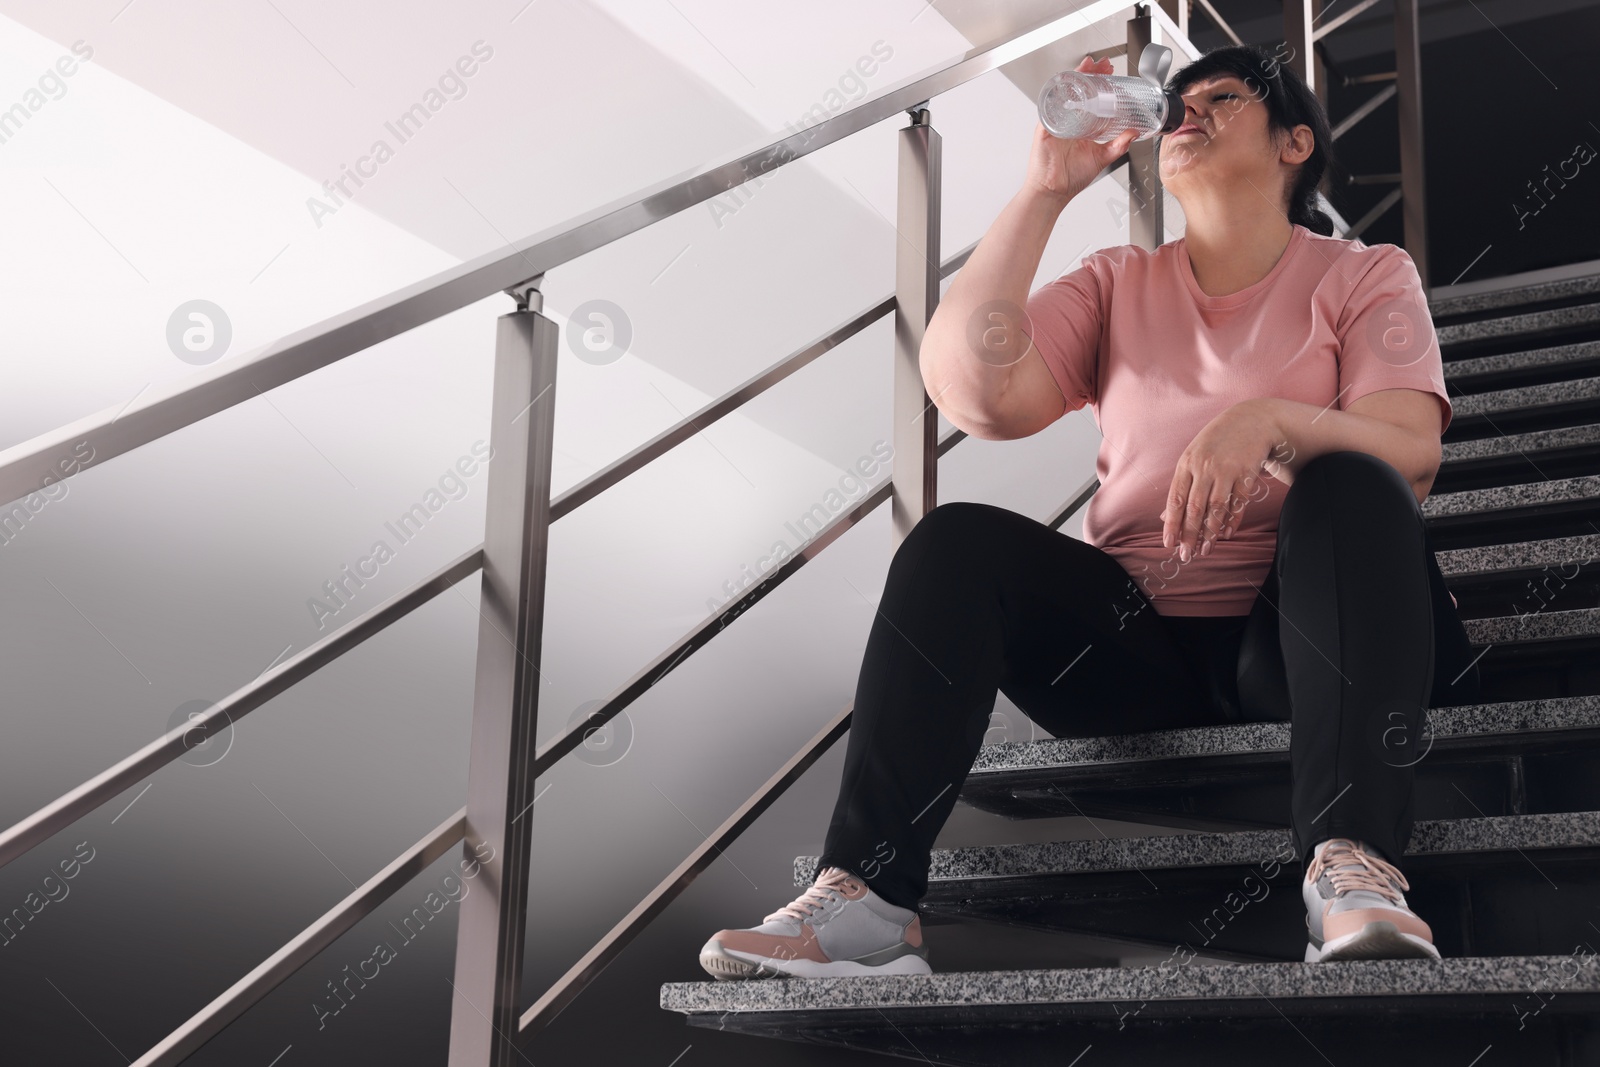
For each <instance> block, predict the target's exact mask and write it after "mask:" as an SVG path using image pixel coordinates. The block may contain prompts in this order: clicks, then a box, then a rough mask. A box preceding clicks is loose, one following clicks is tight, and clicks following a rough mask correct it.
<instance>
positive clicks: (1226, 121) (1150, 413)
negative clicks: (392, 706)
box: [700, 46, 1481, 978]
mask: <svg viewBox="0 0 1600 1067" xmlns="http://www.w3.org/2000/svg"><path fill="white" fill-rule="evenodd" d="M1078 69H1079V70H1081V71H1088V72H1093V73H1101V74H1105V73H1110V72H1111V65H1110V63H1109V61H1106V60H1101V61H1100V62H1099V63H1098V64H1096V63H1093V62H1092V61H1091V60H1090V59H1089V58H1088V57H1085V59H1084V60H1083V62H1082V63H1080V64H1079V65H1078ZM1169 88H1172V89H1174V90H1176V91H1177V92H1178V93H1179V94H1180V95H1181V96H1182V98H1183V100H1184V102H1185V119H1186V122H1185V124H1184V125H1183V126H1181V127H1180V128H1179V129H1177V130H1175V131H1174V132H1172V133H1170V134H1167V135H1165V137H1164V138H1163V140H1162V142H1161V145H1160V152H1159V157H1160V168H1161V177H1162V181H1163V183H1164V184H1165V187H1166V189H1167V190H1168V191H1169V192H1171V194H1172V195H1173V196H1174V197H1176V198H1177V200H1178V202H1179V203H1180V204H1181V205H1182V207H1183V215H1184V219H1185V223H1186V225H1185V230H1184V235H1183V237H1182V238H1180V239H1178V240H1177V241H1173V242H1170V243H1167V244H1163V245H1161V246H1160V247H1158V248H1157V249H1156V250H1155V251H1153V252H1152V251H1148V250H1146V249H1144V248H1141V247H1138V246H1136V245H1119V246H1116V247H1112V248H1103V249H1100V250H1099V251H1097V252H1094V253H1092V254H1090V255H1089V256H1087V257H1085V259H1084V260H1083V262H1082V263H1081V265H1079V266H1078V267H1077V268H1076V269H1074V270H1072V271H1070V272H1069V273H1067V274H1065V275H1063V276H1062V277H1060V278H1057V279H1056V280H1055V281H1053V282H1051V283H1049V284H1048V285H1045V286H1044V287H1043V288H1041V289H1039V290H1038V291H1037V292H1034V293H1032V294H1030V293H1029V291H1028V286H1029V283H1030V281H1031V280H1032V278H1033V276H1034V274H1035V273H1036V272H1037V271H1038V268H1039V262H1040V258H1041V256H1042V255H1043V252H1044V247H1045V243H1046V241H1047V240H1048V239H1049V237H1050V234H1051V231H1052V230H1053V228H1054V227H1055V224H1056V221H1057V219H1058V218H1059V216H1060V214H1061V211H1062V209H1063V208H1065V207H1066V205H1067V204H1068V203H1069V202H1070V201H1071V200H1072V199H1073V198H1074V197H1075V196H1077V195H1078V194H1079V193H1081V192H1082V191H1083V190H1084V189H1085V188H1087V187H1088V186H1089V184H1090V183H1091V182H1092V181H1093V180H1094V179H1095V177H1096V176H1097V175H1098V174H1099V173H1100V172H1101V171H1102V170H1103V169H1104V168H1105V167H1106V166H1107V165H1108V164H1109V163H1111V162H1113V161H1114V160H1116V159H1117V158H1118V157H1120V156H1121V155H1122V154H1123V152H1125V151H1126V150H1127V148H1128V146H1129V144H1130V143H1132V140H1133V133H1132V131H1129V132H1125V133H1123V134H1121V135H1120V136H1118V137H1117V138H1116V139H1115V140H1112V141H1111V142H1109V143H1107V144H1103V145H1102V144H1097V143H1095V142H1093V141H1087V140H1060V139H1057V138H1055V137H1052V136H1051V135H1050V134H1049V133H1048V132H1047V131H1046V130H1045V129H1044V127H1043V126H1042V125H1041V126H1038V127H1037V128H1036V129H1035V131H1034V137H1033V144H1032V149H1031V155H1030V157H1029V160H1028V166H1027V173H1026V178H1025V180H1024V181H1023V183H1022V188H1021V189H1020V190H1019V191H1018V192H1017V193H1016V195H1015V196H1014V197H1012V199H1011V201H1010V203H1008V204H1007V205H1006V207H1005V209H1004V210H1003V211H1001V213H1000V215H999V217H998V218H996V219H995V221H994V224H993V225H992V226H990V227H989V231H988V233H987V234H985V235H984V237H983V239H982V241H981V242H979V244H978V246H977V248H976V249H975V250H974V251H973V253H972V257H971V258H970V259H969V260H968V261H967V264H966V266H965V267H963V268H962V270H961V272H960V273H959V274H958V275H957V276H956V277H955V279H954V281H953V282H952V284H951V286H950V288H949V291H948V292H947V293H946V295H945V296H944V297H943V298H942V299H941V300H940V302H939V306H938V310H937V312H936V313H935V314H934V316H933V319H932V320H931V322H930V323H929V325H928V331H927V336H926V338H925V340H924V342H923V345H922V350H921V354H920V361H921V368H922V376H923V381H924V384H925V385H926V388H927V392H928V395H929V396H930V397H931V398H932V399H933V402H934V403H935V404H936V405H937V406H938V408H939V410H940V411H942V412H943V413H944V415H945V416H946V418H948V419H949V421H950V422H951V423H952V424H954V425H955V426H956V427H958V428H959V429H962V430H964V431H966V432H967V433H969V434H972V435H973V436H975V437H981V438H984V439H986V440H1014V439H1016V438H1020V437H1027V436H1029V435H1030V434H1035V433H1038V432H1039V431H1040V430H1042V429H1044V428H1045V427H1046V426H1049V425H1050V424H1051V423H1053V422H1055V421H1056V420H1057V419H1060V418H1063V417H1065V416H1067V415H1069V414H1070V413H1072V412H1075V411H1077V410H1078V409H1080V408H1083V407H1088V408H1089V409H1090V411H1091V412H1092V413H1093V415H1094V418H1095V421H1096V423H1097V424H1098V426H1099V428H1100V431H1101V433H1102V435H1103V437H1102V442H1101V445H1100V451H1099V457H1098V460H1097V463H1096V471H1097V473H1098V475H1099V479H1100V484H1101V487H1100V489H1099V491H1098V492H1097V493H1096V494H1095V495H1094V496H1093V497H1092V498H1091V500H1090V502H1089V508H1088V512H1087V513H1086V515H1085V518H1084V524H1083V532H1084V538H1083V540H1081V541H1080V540H1077V539H1075V538H1072V537H1069V536H1066V535H1064V534H1062V533H1059V532H1057V531H1055V530H1052V529H1050V528H1049V527H1047V526H1045V525H1044V524H1042V523H1040V522H1038V521H1036V520H1034V519H1032V518H1029V517H1027V516H1025V515H1020V514H1017V513H1015V512H1012V511H1008V510H1006V509H1003V508H999V507H994V506H991V505H988V504H980V503H971V502H955V503H947V504H941V505H939V506H938V507H936V508H934V509H933V510H932V511H930V512H929V513H928V514H927V515H925V516H924V517H923V518H922V520H921V521H920V522H918V524H917V525H916V526H915V527H914V528H913V529H912V530H911V532H910V534H908V535H907V537H906V538H905V540H904V542H903V543H902V544H901V545H900V547H899V549H898V550H897V551H896V553H895V556H894V559H893V561H892V562H891V564H890V567H889V573H888V580H887V584H886V586H885V588H884V592H883V598H882V602H881V603H880V605H879V608H878V612H877V615H876V617H875V619H874V621H873V624H872V628H871V633H870V635H869V637H868V639H867V647H866V652H865V655H864V657H863V662H862V665H861V674H860V679H859V682H858V685H857V689H856V698H855V708H854V716H853V720H852V723H851V728H850V740H849V745H848V748H847V751H846V755H845V764H844V772H843V778H842V780H841V782H840V784H839V795H838V801H837V804H836V805H835V807H834V810H833V817H832V821H831V822H830V823H829V825H828V830H827V838H826V842H825V845H824V848H823V854H822V856H821V858H820V859H819V862H818V864H817V870H816V871H815V874H814V884H813V885H812V886H810V887H809V888H808V889H806V890H805V891H804V892H803V893H802V894H801V895H800V896H799V897H798V898H796V899H795V900H794V901H793V902H791V903H789V904H787V905H785V906H783V907H781V908H779V909H778V910H777V911H775V912H773V913H771V914H769V915H767V916H766V917H765V919H764V921H763V922H762V923H761V924H760V925H758V926H754V927H746V928H743V929H724V930H719V931H718V932H717V933H715V934H713V935H712V937H711V939H710V940H709V941H708V942H707V943H706V945H705V947H704V948H703V949H702V950H701V954H700V961H701V964H702V966H704V967H705V969H706V970H707V971H709V972H710V973H711V974H713V975H715V976H716V977H718V978H749V977H762V976H769V975H785V976H793V977H824V976H836V975H862V974H926V973H929V971H930V967H929V963H928V947H927V945H926V944H925V943H924V941H923V934H922V923H921V919H920V916H919V915H918V912H917V907H918V902H919V900H920V899H921V898H922V897H923V896H924V895H925V894H926V892H927V882H928V865H929V854H930V851H931V849H932V846H933V842H934V839H935V837H936V836H937V834H938V832H939V828H940V827H941V826H942V825H943V823H944V821H945V820H946V819H947V818H948V817H949V814H950V812H951V810H952V809H953V808H954V806H955V803H956V799H957V796H958V794H959V793H960V791H961V784H962V782H963V780H964V779H965V777H966V775H967V772H968V771H969V770H970V768H971V765H972V761H973V759H974V757H975V756H976V755H977V753H978V750H979V748H980V747H981V746H982V744H983V738H984V734H985V732H986V731H987V729H988V728H989V720H990V715H991V713H992V711H993V708H994V701H995V694H996V692H997V691H1001V692H1004V693H1005V694H1006V696H1007V697H1008V698H1010V699H1011V700H1012V701H1013V702H1014V703H1015V704H1016V705H1017V706H1018V707H1019V708H1021V709H1022V710H1023V711H1024V712H1026V713H1027V715H1028V716H1029V717H1030V718H1031V719H1032V720H1033V721H1034V722H1036V723H1038V724H1039V725H1040V726H1042V727H1043V728H1044V729H1046V730H1048V731H1049V732H1050V733H1051V734H1052V735H1054V736H1056V737H1085V736H1101V735H1107V734H1121V733H1131V732H1137V731H1149V730H1169V729H1174V728H1179V727H1190V726H1202V725H1208V724H1225V723H1235V722H1245V721H1261V720H1279V721H1288V722H1290V723H1291V724H1292V726H1291V739H1292V740H1291V746H1290V768H1291V773H1292V781H1293V786H1292V791H1291V803H1290V810H1289V811H1287V812H1284V813H1283V816H1284V817H1285V818H1286V819H1287V820H1288V821H1289V823H1290V826H1291V827H1292V837H1293V842H1294V847H1295V854H1296V857H1297V858H1298V859H1299V860H1300V861H1301V862H1302V863H1303V864H1304V874H1303V878H1302V882H1301V887H1302V895H1303V897H1304V899H1305V904H1306V933H1307V946H1306V955H1305V958H1306V960H1308V961H1313V962H1315V961H1321V960H1335V959H1357V958H1403V957H1425V958H1431V959H1438V958H1439V953H1438V950H1437V949H1436V948H1435V947H1434V945H1433V938H1432V933H1431V931H1430V930H1429V928H1428V924H1427V923H1426V922H1425V921H1424V920H1423V918H1422V917H1420V916H1418V915H1417V914H1416V913H1414V912H1413V911H1411V909H1410V908H1408V907H1407V906H1406V900H1405V895H1404V890H1405V889H1407V888H1409V885H1408V884H1407V882H1406V880H1405V877H1404V875H1403V874H1402V873H1401V872H1400V869H1399V867H1398V866H1397V864H1398V863H1399V862H1400V860H1401V857H1402V856H1403V854H1404V852H1405V846H1406V841H1407V839H1408V837H1409V835H1410V832H1411V823H1412V779H1413V766H1414V764H1415V763H1416V761H1417V760H1419V759H1421V758H1422V755H1423V754H1425V752H1426V745H1419V739H1420V735H1421V734H1422V732H1423V727H1424V719H1425V715H1426V709H1427V708H1428V707H1430V706H1434V707H1441V706H1448V705H1456V704H1468V703H1474V702H1476V701H1477V700H1478V699H1479V697H1480V695H1481V694H1480V690H1479V679H1478V675H1477V670H1476V666H1475V661H1474V659H1473V653H1472V651H1471V648H1470V646H1469V644H1468V640H1467V635H1466V631H1465V628H1464V627H1463V626H1462V623H1461V620H1460V617H1459V615H1458V614H1457V611H1456V607H1455V604H1454V600H1453V598H1452V597H1451V595H1450V593H1449V591H1448V590H1447V589H1446V588H1445V584H1444V579H1443V577H1442V576H1441V574H1440V572H1439V567H1438V564H1437V562H1436V561H1435V559H1434V556H1433V552H1432V550H1431V549H1430V547H1429V540H1428V533H1427V528H1426V526H1425V524H1424V522H1423V517H1422V511H1421V507H1420V505H1421V502H1422V501H1423V499H1425V498H1426V497H1427V495H1428V490H1429V488H1430V487H1431V485H1432V484H1433V479H1434V476H1435V474H1436V473H1437V471H1438V469H1439V460H1440V435H1441V434H1442V433H1443V432H1444V429H1445V427H1446V426H1448V425H1449V422H1450V415H1451V405H1450V400H1449V398H1448V396H1447V395H1446V393H1445V388H1444V377H1443V370H1442V366H1441V363H1440V354H1439V347H1438V344H1437V341H1436V339H1435V336H1434V332H1433V329H1432V323H1431V321H1430V320H1429V317H1428V309H1427V303H1426V300H1425V297H1424V294H1423V290H1422V285H1421V279H1420V278H1419V277H1418V275H1417V270H1416V267H1415V265H1414V264H1413V263H1412V261H1411V258H1410V257H1409V256H1407V255H1406V253H1405V252H1404V251H1403V250H1401V249H1400V248H1398V247H1396V246H1394V245H1373V246H1367V245H1364V244H1362V243H1361V242H1360V241H1359V240H1343V239H1340V238H1337V237H1334V236H1332V233H1333V226H1332V223H1331V222H1330V220H1329V219H1328V217H1327V215H1326V214H1324V213H1323V212H1321V211H1318V210H1317V208H1316V207H1315V206H1314V205H1315V202H1316V201H1315V190H1316V188H1317V183H1318V181H1319V180H1320V179H1321V177H1322V174H1323V171H1324V170H1325V169H1326V167H1327V165H1328V159H1329V149H1330V147H1331V145H1332V141H1333V138H1332V136H1331V133H1330V131H1329V127H1328V119H1327V116H1326V114H1325V113H1324V112H1323V110H1322V107H1321V105H1320V103H1319V102H1318V100H1317V98H1316V97H1315V95H1313V94H1312V93H1311V92H1310V91H1309V90H1308V89H1307V88H1306V86H1305V83H1304V82H1303V81H1302V80H1300V79H1299V78H1298V77H1297V76H1296V75H1295V74H1294V73H1293V72H1292V71H1290V70H1288V69H1286V68H1284V67H1282V66H1281V65H1280V63H1279V62H1278V60H1277V59H1276V58H1275V57H1273V56H1270V55H1268V54H1266V53H1265V52H1263V51H1262V50H1260V49H1257V48H1254V47H1250V46H1243V47H1227V48H1220V49H1215V50H1213V51H1210V52H1207V53H1206V54H1205V55H1204V56H1202V57H1201V58H1200V59H1198V60H1196V61H1195V62H1194V63H1192V64H1190V65H1189V66H1187V67H1185V68H1183V69H1182V70H1180V71H1179V72H1178V73H1177V74H1176V75H1174V77H1173V78H1172V80H1171V82H1170V83H1169ZM1008 309H1009V313H1008ZM972 338H977V339H978V343H974V342H973V341H972V340H971V339H972Z"/></svg>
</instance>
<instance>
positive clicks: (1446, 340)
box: [1436, 304, 1600, 345]
mask: <svg viewBox="0 0 1600 1067" xmlns="http://www.w3.org/2000/svg"><path fill="white" fill-rule="evenodd" d="M1596 323H1600V304H1580V305H1578V306H1576V307H1564V308H1550V309H1549V310H1546V311H1528V312H1523V313H1521V314H1517V315H1504V316H1501V317H1499V318H1494V319H1480V320H1478V321H1476V322H1460V323H1452V324H1451V325H1449V326H1440V327H1438V328H1437V331H1436V332H1437V334H1438V337H1439V344H1440V345H1452V344H1460V343H1461V342H1463V341H1482V340H1488V339H1491V338H1495V337H1514V336H1516V335H1517V334H1522V333H1535V332H1539V331H1543V330H1554V329H1561V328H1563V327H1571V326H1586V325H1590V324H1596Z"/></svg>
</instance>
